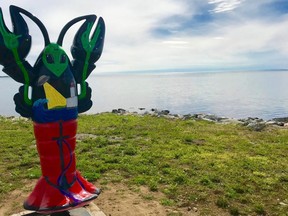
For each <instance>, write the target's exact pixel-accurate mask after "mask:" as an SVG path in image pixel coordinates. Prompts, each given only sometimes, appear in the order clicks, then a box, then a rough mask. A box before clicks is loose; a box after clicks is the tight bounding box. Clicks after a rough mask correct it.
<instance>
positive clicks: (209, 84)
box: [0, 71, 288, 119]
mask: <svg viewBox="0 0 288 216" xmlns="http://www.w3.org/2000/svg"><path fill="white" fill-rule="evenodd" d="M287 81H288V72H285V71H281V72H279V71H277V72H276V71H269V72H233V73H158V74H151V73H149V74H120V75H119V74H118V75H115V74H113V75H112V74H108V75H105V74H99V75H94V76H91V77H90V78H89V79H88V82H89V84H90V86H91V87H92V89H93V102H94V105H93V107H92V108H91V109H90V110H89V111H88V112H87V113H98V112H105V111H111V110H112V109H115V108H124V109H129V110H137V108H140V107H145V108H146V109H151V108H158V109H168V110H170V111H171V112H172V113H180V114H188V113H192V114H193V113H210V114H216V115H220V116H226V117H233V118H245V117H260V118H264V119H271V118H275V117H284V116H285V117H286V116H288V85H287ZM19 86H20V85H19V84H17V83H15V82H14V81H13V80H12V79H10V78H1V79H0V92H1V95H0V101H1V107H0V114H1V115H6V116H7V115H17V113H16V112H15V111H14V102H13V95H14V94H15V93H16V92H17V89H18V88H19Z"/></svg>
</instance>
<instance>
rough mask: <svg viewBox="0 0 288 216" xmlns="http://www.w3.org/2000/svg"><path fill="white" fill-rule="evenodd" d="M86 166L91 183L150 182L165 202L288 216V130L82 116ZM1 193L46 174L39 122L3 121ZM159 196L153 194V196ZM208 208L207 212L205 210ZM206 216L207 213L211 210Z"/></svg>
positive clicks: (82, 166)
mask: <svg viewBox="0 0 288 216" xmlns="http://www.w3.org/2000/svg"><path fill="white" fill-rule="evenodd" d="M78 123H79V127H78V134H80V135H81V136H79V139H78V144H77V148H76V153H77V166H78V169H79V170H81V172H82V173H83V174H84V175H85V177H86V178H88V179H89V180H91V181H95V180H98V181H100V182H102V183H103V184H104V183H110V182H122V183H125V184H127V185H134V186H137V185H138V186H140V185H144V186H147V187H148V188H149V189H150V191H152V192H154V191H158V192H162V193H163V194H165V197H166V198H163V199H162V200H160V203H161V204H162V205H164V206H174V207H193V206H195V205H197V208H198V209H199V211H200V213H201V208H203V211H202V212H205V214H206V215H209V214H212V212H210V213H209V207H210V208H211V209H213V208H214V209H215V208H218V209H222V210H223V211H226V212H227V213H228V214H231V215H287V212H288V206H285V205H280V204H279V203H280V202H283V203H288V157H287V155H288V130H287V129H285V128H272V127H268V128H265V129H264V130H263V131H261V132H256V131H251V130H249V129H247V128H246V127H244V126H241V125H233V124H216V123H212V122H207V121H195V120H193V119H192V120H175V119H174V120H172V119H166V118H158V117H152V116H132V115H127V116H119V115H116V114H100V115H81V116H80V117H79V121H78ZM0 137H1V140H0V148H1V151H0V158H1V162H0V177H1V178H0V198H1V200H2V199H3V198H4V197H5V195H6V194H7V193H9V192H10V191H12V190H14V189H17V188H18V189H19V188H21V187H22V184H23V182H24V181H25V180H26V181H27V179H29V178H38V177H39V176H40V171H39V170H40V167H39V159H38V155H37V151H36V148H35V141H34V137H33V127H32V122H31V121H24V120H17V121H15V120H14V121H13V120H11V119H5V118H1V119H0ZM151 197H152V198H153V196H150V197H149V199H151ZM204 209H205V210H204ZM203 215H204V213H203Z"/></svg>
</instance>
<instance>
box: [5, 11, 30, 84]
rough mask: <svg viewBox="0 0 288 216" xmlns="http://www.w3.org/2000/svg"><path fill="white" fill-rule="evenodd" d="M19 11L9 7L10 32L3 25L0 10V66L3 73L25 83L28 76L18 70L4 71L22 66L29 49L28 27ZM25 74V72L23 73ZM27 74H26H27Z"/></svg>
mask: <svg viewBox="0 0 288 216" xmlns="http://www.w3.org/2000/svg"><path fill="white" fill-rule="evenodd" d="M20 12H21V9H20V8H18V7H16V6H10V14H11V20H12V23H13V32H11V31H10V30H9V29H8V28H7V26H6V25H5V23H4V19H3V13H2V10H1V8H0V64H1V65H3V66H4V72H5V73H7V74H8V75H9V76H10V77H12V78H13V79H14V80H16V81H18V82H21V83H26V81H28V80H27V79H28V77H25V76H26V75H27V76H28V74H23V71H22V72H20V71H19V70H5V68H12V67H15V66H16V65H17V66H18V68H19V66H20V67H23V68H24V67H25V66H27V67H29V65H25V66H23V63H24V61H25V60H24V59H25V57H26V56H27V55H28V53H29V51H30V48H31V36H30V35H29V31H28V26H27V24H26V22H25V20H24V19H23V17H22V16H21V15H20ZM24 73H25V72H24ZM27 73H28V72H27Z"/></svg>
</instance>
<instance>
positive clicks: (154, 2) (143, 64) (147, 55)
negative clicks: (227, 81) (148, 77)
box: [1, 0, 288, 73]
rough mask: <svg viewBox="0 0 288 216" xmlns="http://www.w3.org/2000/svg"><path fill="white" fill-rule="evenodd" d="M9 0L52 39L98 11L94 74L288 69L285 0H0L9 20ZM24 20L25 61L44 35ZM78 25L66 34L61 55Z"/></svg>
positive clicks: (33, 54) (36, 51)
mask: <svg viewBox="0 0 288 216" xmlns="http://www.w3.org/2000/svg"><path fill="white" fill-rule="evenodd" d="M10 4H16V5H18V6H20V7H22V8H24V9H26V10H28V11H30V12H31V13H33V14H34V15H36V16H37V17H38V18H39V19H40V20H41V21H42V22H43V23H44V25H45V26H46V27H47V29H48V32H49V34H50V38H51V40H52V41H55V40H56V39H57V37H58V34H59V32H60V30H61V29H62V27H63V26H64V25H65V24H66V23H67V22H68V21H70V20H71V19H73V18H75V17H77V16H81V15H86V14H91V13H94V14H97V15H99V16H102V17H103V18H104V19H105V22H106V27H107V32H106V41H105V47H104V52H103V55H102V57H101V59H100V60H99V62H97V67H98V69H96V70H95V72H96V73H97V72H100V71H104V72H105V71H127V70H129V71H136V70H153V69H157V70H160V69H163V70H165V69H173V68H177V69H179V68H180V69H181V68H182V69H189V68H191V69H195V68H196V69H198V68H225V67H229V68H230V67H234V68H237V67H243V68H244V67H247V68H249V67H251V68H252V67H253V68H257V67H258V68H261V67H263V65H265V67H271V68H272V67H280V66H281V67H287V68H288V63H286V61H284V59H285V58H287V57H288V42H287V39H286V38H287V35H288V30H287V29H288V28H287V26H288V19H287V18H288V14H287V11H288V10H286V9H288V3H286V0H261V1H248V0H194V1H190V0H165V1H164V0H146V1H140V0H122V1H119V0H109V1H100V0H87V1H85V2H83V1H78V0H77V1H76V0H63V1H56V0H50V1H45V2H44V1H32V0H10V1H8V0H4V1H2V2H1V7H2V9H3V11H4V13H5V18H6V19H5V20H7V19H8V22H9V18H8V17H9V12H8V7H9V5H10ZM283 8H284V9H283ZM30 24H31V31H30V32H31V34H32V37H33V41H34V43H33V47H32V50H31V53H30V55H29V57H28V59H29V60H31V61H33V59H35V58H36V56H37V55H38V54H39V53H40V51H41V49H42V48H43V42H42V41H43V39H42V38H41V34H40V32H39V30H37V27H36V26H34V27H33V23H30ZM30 24H29V28H30ZM78 27H79V25H78V26H77V25H76V26H75V27H73V28H72V29H71V30H69V32H68V34H67V37H65V43H64V48H65V50H66V51H67V52H69V47H70V45H71V43H72V39H73V36H74V34H75V32H76V30H77V28H78ZM37 31H38V32H37Z"/></svg>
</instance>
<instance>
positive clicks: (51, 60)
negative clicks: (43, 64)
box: [46, 54, 54, 64]
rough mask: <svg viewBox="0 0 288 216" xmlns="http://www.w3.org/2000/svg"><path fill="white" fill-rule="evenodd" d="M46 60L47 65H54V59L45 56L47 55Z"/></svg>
mask: <svg viewBox="0 0 288 216" xmlns="http://www.w3.org/2000/svg"><path fill="white" fill-rule="evenodd" d="M46 60H47V62H48V63H49V64H53V63H54V58H53V56H52V55H50V54H47V55H46Z"/></svg>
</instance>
